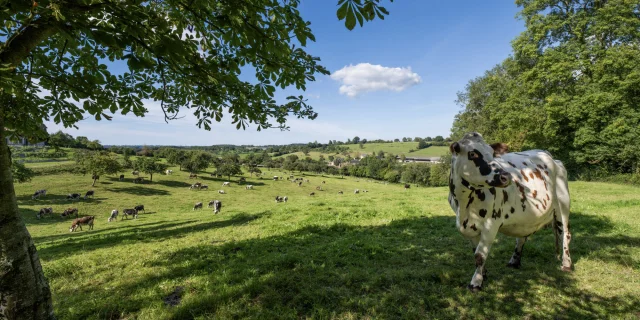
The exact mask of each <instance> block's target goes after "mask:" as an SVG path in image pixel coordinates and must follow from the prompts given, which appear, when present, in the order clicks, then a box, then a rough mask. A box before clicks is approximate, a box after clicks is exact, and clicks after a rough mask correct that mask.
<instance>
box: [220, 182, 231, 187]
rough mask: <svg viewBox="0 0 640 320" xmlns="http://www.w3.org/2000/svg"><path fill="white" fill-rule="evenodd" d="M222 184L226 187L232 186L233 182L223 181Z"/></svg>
mask: <svg viewBox="0 0 640 320" xmlns="http://www.w3.org/2000/svg"><path fill="white" fill-rule="evenodd" d="M222 186H223V187H224V186H231V182H229V181H227V182H223V183H222Z"/></svg>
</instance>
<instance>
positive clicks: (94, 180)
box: [91, 178, 98, 187]
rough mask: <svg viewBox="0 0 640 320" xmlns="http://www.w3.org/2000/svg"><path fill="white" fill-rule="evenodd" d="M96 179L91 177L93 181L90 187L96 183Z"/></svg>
mask: <svg viewBox="0 0 640 320" xmlns="http://www.w3.org/2000/svg"><path fill="white" fill-rule="evenodd" d="M96 180H98V179H97V178H93V183H92V184H91V186H92V187H94V186H95V185H96Z"/></svg>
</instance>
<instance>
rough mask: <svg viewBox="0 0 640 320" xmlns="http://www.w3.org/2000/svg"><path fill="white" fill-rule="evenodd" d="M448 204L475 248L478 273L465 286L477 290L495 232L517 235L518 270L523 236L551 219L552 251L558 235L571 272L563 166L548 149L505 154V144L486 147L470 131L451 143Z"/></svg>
mask: <svg viewBox="0 0 640 320" xmlns="http://www.w3.org/2000/svg"><path fill="white" fill-rule="evenodd" d="M450 150H451V153H452V159H451V172H450V176H449V204H450V205H451V208H452V209H453V211H454V212H455V213H456V227H457V228H458V230H459V231H460V232H461V233H462V235H463V236H464V237H466V238H469V239H470V240H471V241H472V243H473V245H474V246H475V255H474V257H475V265H476V271H475V274H474V275H473V277H472V278H471V283H470V284H469V289H471V290H472V291H478V290H480V289H481V288H482V282H483V280H484V278H485V277H486V269H485V263H486V260H487V257H488V256H489V250H490V249H491V245H492V244H493V242H494V240H495V238H496V235H497V233H498V232H501V233H503V234H505V235H507V236H511V237H516V239H517V240H516V248H515V252H514V253H513V256H512V257H511V260H510V261H509V263H508V264H507V266H508V267H512V268H519V267H520V259H521V257H522V248H523V246H524V244H525V242H526V241H527V238H528V237H529V236H530V235H532V234H533V233H535V232H536V231H538V230H539V229H541V228H542V227H544V226H545V225H547V224H549V223H552V224H553V226H554V228H553V229H554V233H555V237H556V251H557V252H558V251H559V241H560V239H562V252H561V253H560V255H558V258H560V256H561V257H562V270H563V271H571V258H570V255H569V242H570V241H571V233H570V232H569V204H570V198H569V189H568V184H567V170H566V169H565V168H564V165H563V164H562V162H560V161H559V160H554V159H553V158H552V157H551V155H550V154H549V153H548V152H547V151H543V150H529V151H524V152H517V153H507V152H508V148H507V146H506V145H505V144H502V143H495V144H492V145H488V144H487V143H486V142H485V141H484V139H483V138H482V136H481V135H480V134H479V133H476V132H474V133H468V134H466V135H465V136H464V138H463V139H462V140H460V141H457V142H454V143H452V144H451V146H450Z"/></svg>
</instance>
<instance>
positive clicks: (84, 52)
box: [0, 0, 388, 319]
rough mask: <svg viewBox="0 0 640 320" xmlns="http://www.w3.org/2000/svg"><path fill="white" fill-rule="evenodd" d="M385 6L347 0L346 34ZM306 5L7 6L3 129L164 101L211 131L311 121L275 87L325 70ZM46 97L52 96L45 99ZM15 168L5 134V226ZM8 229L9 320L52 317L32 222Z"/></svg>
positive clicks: (302, 84)
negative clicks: (312, 44)
mask: <svg viewBox="0 0 640 320" xmlns="http://www.w3.org/2000/svg"><path fill="white" fill-rule="evenodd" d="M379 2H380V1H379V0H363V1H356V0H346V1H342V0H341V1H340V2H339V4H340V6H339V8H338V19H340V20H344V21H345V26H346V27H347V28H348V29H353V28H354V27H355V25H356V22H358V23H360V25H362V24H363V22H364V21H370V20H373V19H375V18H376V17H377V18H379V19H382V18H383V17H384V15H386V14H388V12H387V10H386V9H385V8H383V7H381V6H380V5H379ZM298 5H299V0H292V1H264V0H245V1H221V0H212V1H199V2H193V1H192V2H189V3H186V2H175V1H174V2H166V1H155V2H154V1H152V2H146V3H144V5H142V4H141V3H132V2H127V1H119V2H118V1H116V2H112V1H106V2H101V1H89V2H87V1H80V2H78V1H62V2H55V3H53V2H50V3H49V2H45V3H44V4H43V5H38V3H37V2H15V1H14V2H11V3H10V5H8V4H6V5H3V10H0V18H1V21H3V22H4V23H3V24H2V25H1V26H0V34H2V36H1V37H0V41H2V42H1V43H0V65H1V66H2V67H1V69H0V128H9V129H12V130H15V132H16V133H17V134H20V135H24V136H34V135H40V134H42V132H41V131H42V130H40V129H39V128H40V125H41V124H42V121H43V119H49V118H50V117H51V118H52V119H53V120H54V121H55V122H56V123H62V124H63V125H64V126H65V127H70V126H74V125H75V124H76V123H77V122H78V121H79V120H81V119H83V118H85V117H86V116H87V114H88V115H90V116H91V117H93V118H95V119H96V120H102V119H111V116H110V115H109V114H108V113H115V112H120V113H122V114H131V113H132V114H134V115H136V116H142V115H144V114H145V113H146V112H147V109H146V108H145V107H144V105H143V101H144V100H146V99H151V100H155V101H158V102H159V103H160V107H161V109H162V111H163V112H164V114H165V119H166V120H170V119H175V118H176V117H177V116H178V115H179V112H180V111H181V110H184V109H185V108H186V109H191V112H192V113H194V114H195V115H196V116H197V117H198V123H197V124H198V126H199V127H204V128H205V129H207V130H209V129H210V128H211V122H212V121H218V122H219V121H221V120H222V116H223V114H225V113H226V111H229V112H230V113H231V115H230V117H231V118H232V121H233V123H234V124H235V125H236V128H246V127H247V125H249V124H251V123H253V124H255V125H256V126H257V128H258V129H259V130H261V129H265V128H270V127H281V128H285V127H286V119H287V116H289V115H293V116H297V117H300V118H309V119H314V118H315V117H316V116H317V114H316V113H315V112H314V111H313V109H312V108H311V106H309V105H308V104H307V103H306V100H305V99H304V97H302V96H296V97H294V96H290V97H288V98H287V102H286V103H284V104H278V103H277V102H276V100H275V99H274V98H273V97H274V93H275V89H276V87H280V88H285V87H288V86H295V87H296V88H297V89H302V90H304V89H306V84H307V81H314V80H315V75H316V74H328V72H327V70H326V69H325V68H323V67H322V66H320V65H319V64H318V61H319V59H318V58H317V57H313V56H311V55H309V54H308V53H306V52H305V51H304V47H305V46H306V45H307V42H308V41H314V40H315V38H314V36H313V34H312V33H311V29H310V27H309V23H308V22H307V21H305V20H304V19H302V17H301V16H300V12H299V10H298ZM247 8H251V9H250V10H249V9H247ZM294 42H295V44H297V45H298V47H297V48H296V46H294ZM106 61H108V62H107V63H106V64H105V62H106ZM111 62H115V63H111ZM123 65H124V66H126V68H127V70H124V71H122V69H121V67H119V66H123ZM115 66H118V67H117V68H116V67H115ZM243 67H248V68H253V69H254V70H255V79H256V81H255V83H251V82H249V81H246V80H244V79H240V77H239V75H240V72H241V68H243ZM243 72H246V70H243ZM42 90H47V91H48V92H50V94H47V95H40V94H39V93H40V92H42ZM77 102H81V103H77ZM270 119H275V121H276V122H277V125H275V126H274V125H273V124H271V123H270V122H269V120H270ZM85 142H87V141H85ZM84 145H86V144H82V146H84ZM10 162H11V161H10V158H9V154H8V148H7V147H6V141H5V132H4V130H0V221H4V222H6V223H10V222H11V221H19V218H18V215H19V213H18V207H17V203H16V200H15V191H14V190H13V182H12V179H11V178H10V177H11V176H10V171H9V168H10ZM8 225H10V226H11V227H4V228H3V229H2V230H3V232H2V233H1V234H0V242H2V243H21V244H26V245H10V246H7V248H10V250H9V249H7V250H6V251H2V252H0V261H15V263H14V264H12V265H10V267H7V268H8V269H7V270H4V272H3V273H2V275H0V283H3V284H4V285H3V286H2V287H0V295H2V297H3V298H4V300H6V301H15V303H13V304H9V305H7V306H6V307H5V308H6V309H5V310H4V312H5V313H6V314H13V315H14V316H15V317H17V318H34V319H41V318H52V317H53V308H52V303H51V298H50V297H51V295H50V291H49V287H48V285H47V281H46V279H45V277H44V274H43V272H42V269H41V264H40V261H39V259H38V257H37V254H36V249H35V246H34V245H33V242H32V241H31V240H30V237H29V233H28V231H27V229H26V228H25V227H24V223H23V222H19V223H15V224H8Z"/></svg>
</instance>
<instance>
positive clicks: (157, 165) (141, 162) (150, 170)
mask: <svg viewBox="0 0 640 320" xmlns="http://www.w3.org/2000/svg"><path fill="white" fill-rule="evenodd" d="M133 167H134V168H135V169H136V170H138V171H142V172H144V173H146V174H148V175H149V181H153V174H154V173H163V172H165V171H166V170H167V168H168V166H167V165H166V164H164V163H161V162H160V160H159V159H158V158H152V157H138V158H137V159H136V161H135V162H134V164H133Z"/></svg>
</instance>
